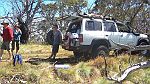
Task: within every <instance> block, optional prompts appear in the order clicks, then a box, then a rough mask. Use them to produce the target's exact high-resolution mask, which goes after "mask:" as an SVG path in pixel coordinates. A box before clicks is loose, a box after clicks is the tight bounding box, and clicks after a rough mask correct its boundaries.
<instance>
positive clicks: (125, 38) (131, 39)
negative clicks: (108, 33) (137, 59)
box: [117, 23, 137, 46]
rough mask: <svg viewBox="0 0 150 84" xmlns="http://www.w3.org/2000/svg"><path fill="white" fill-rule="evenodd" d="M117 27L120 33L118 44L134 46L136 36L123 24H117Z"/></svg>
mask: <svg viewBox="0 0 150 84" xmlns="http://www.w3.org/2000/svg"><path fill="white" fill-rule="evenodd" d="M117 27H118V30H119V32H120V35H119V43H121V44H125V45H132V46H135V45H136V42H137V40H136V38H137V36H135V35H134V34H133V33H132V32H131V30H130V29H129V28H128V27H127V26H126V25H124V24H121V23H117Z"/></svg>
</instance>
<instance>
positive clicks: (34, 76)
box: [0, 44, 150, 84]
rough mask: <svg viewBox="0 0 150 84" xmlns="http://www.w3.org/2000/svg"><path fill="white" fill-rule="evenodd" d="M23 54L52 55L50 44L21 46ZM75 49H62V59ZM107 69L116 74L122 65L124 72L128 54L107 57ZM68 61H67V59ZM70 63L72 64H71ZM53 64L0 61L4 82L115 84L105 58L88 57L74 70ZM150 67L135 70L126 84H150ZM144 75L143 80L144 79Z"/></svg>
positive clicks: (134, 58)
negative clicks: (57, 67) (89, 58)
mask: <svg viewBox="0 0 150 84" xmlns="http://www.w3.org/2000/svg"><path fill="white" fill-rule="evenodd" d="M19 53H20V54H22V56H23V60H24V61H26V60H28V59H29V58H43V59H44V58H47V57H49V55H50V54H51V48H50V45H42V44H41V45H39V44H27V45H21V48H20V51H19ZM72 56H73V54H72V52H69V51H66V50H64V49H61V48H60V51H59V53H58V56H57V57H58V58H66V57H68V58H70V57H72ZM7 57H8V54H7V52H6V51H5V52H4V55H3V59H4V60H5V59H7ZM106 59H107V65H108V66H107V70H108V73H109V75H110V76H113V75H115V74H117V73H119V72H120V70H119V67H121V70H122V71H123V70H124V69H125V68H127V67H128V66H129V65H130V64H129V56H128V55H120V56H118V57H106ZM147 59H148V58H145V57H143V58H141V57H139V56H132V57H131V63H132V64H133V63H137V62H140V61H145V60H147ZM66 61H67V60H66ZM68 64H70V63H68ZM49 66H52V65H51V64H50V63H49V62H41V63H39V64H37V65H32V64H30V63H27V62H23V65H19V64H18V65H17V66H15V67H14V66H13V65H12V62H6V61H3V62H1V63H0V83H2V84H3V83H5V84H7V83H13V84H20V83H21V84H60V83H63V84H112V83H114V82H113V81H109V80H107V79H106V78H105V75H104V68H105V65H104V58H103V57H97V58H95V59H91V60H88V61H87V62H82V60H81V61H80V62H79V63H76V64H74V65H71V68H70V69H57V70H54V69H53V68H47V67H49ZM149 77H150V69H149V68H148V69H140V70H137V71H135V72H133V73H131V74H130V75H129V76H128V77H127V79H126V80H125V81H124V82H123V83H124V84H126V83H129V84H132V83H139V84H149V83H150V79H149ZM141 78H142V79H141Z"/></svg>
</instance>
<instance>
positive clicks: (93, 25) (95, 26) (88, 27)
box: [85, 21, 102, 31]
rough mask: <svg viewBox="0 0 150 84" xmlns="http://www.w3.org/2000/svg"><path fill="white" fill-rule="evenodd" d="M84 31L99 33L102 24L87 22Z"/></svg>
mask: <svg viewBox="0 0 150 84" xmlns="http://www.w3.org/2000/svg"><path fill="white" fill-rule="evenodd" d="M85 30H92V31H97V30H98V31H101V30H102V24H101V22H98V21H87V22H86V26H85Z"/></svg>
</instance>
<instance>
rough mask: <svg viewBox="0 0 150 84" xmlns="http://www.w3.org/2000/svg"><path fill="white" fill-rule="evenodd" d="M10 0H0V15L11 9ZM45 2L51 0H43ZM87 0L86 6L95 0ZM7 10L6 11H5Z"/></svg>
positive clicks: (89, 5)
mask: <svg viewBox="0 0 150 84" xmlns="http://www.w3.org/2000/svg"><path fill="white" fill-rule="evenodd" d="M10 1H12V0H0V17H2V16H6V12H9V11H12V10H11V5H10V3H8V2H10ZM45 1H46V3H48V2H49V1H52V0H45ZM87 1H88V7H91V6H92V5H93V3H94V1H95V0H87ZM6 10H7V11H6Z"/></svg>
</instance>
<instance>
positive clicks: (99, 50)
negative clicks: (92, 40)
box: [92, 46, 109, 57]
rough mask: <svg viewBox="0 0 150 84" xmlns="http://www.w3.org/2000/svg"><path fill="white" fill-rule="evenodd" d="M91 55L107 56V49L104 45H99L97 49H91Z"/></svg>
mask: <svg viewBox="0 0 150 84" xmlns="http://www.w3.org/2000/svg"><path fill="white" fill-rule="evenodd" d="M92 56H94V57H97V56H109V49H108V48H107V47H106V46H99V47H98V48H97V49H95V50H92Z"/></svg>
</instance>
